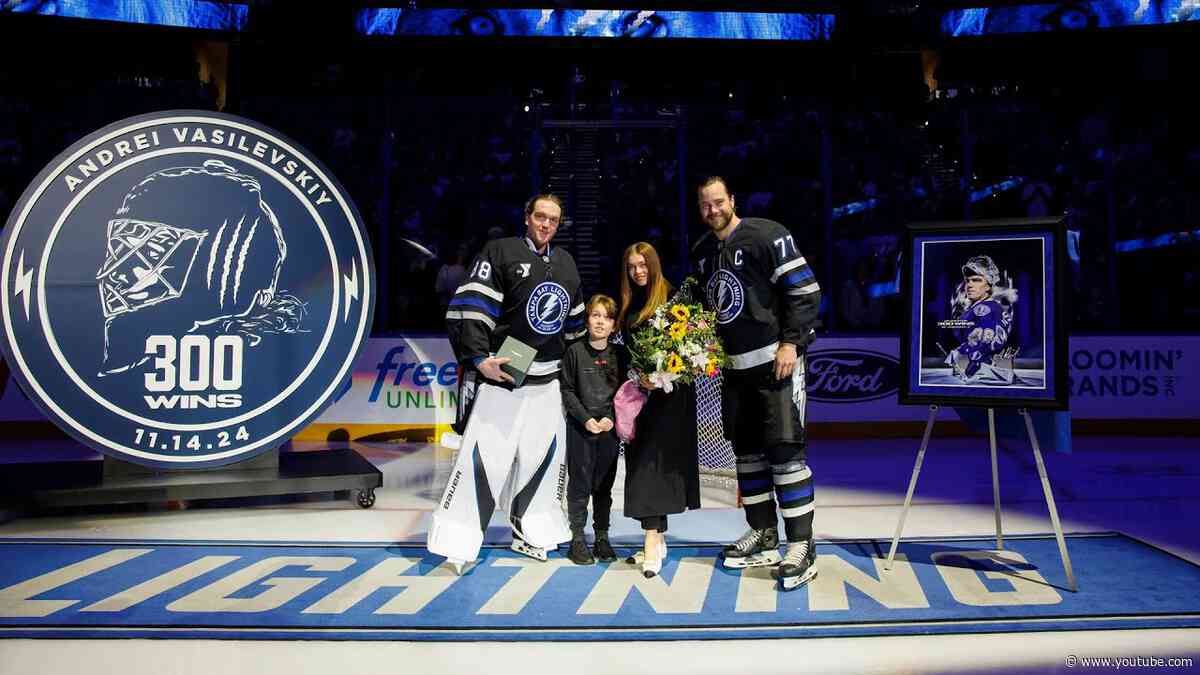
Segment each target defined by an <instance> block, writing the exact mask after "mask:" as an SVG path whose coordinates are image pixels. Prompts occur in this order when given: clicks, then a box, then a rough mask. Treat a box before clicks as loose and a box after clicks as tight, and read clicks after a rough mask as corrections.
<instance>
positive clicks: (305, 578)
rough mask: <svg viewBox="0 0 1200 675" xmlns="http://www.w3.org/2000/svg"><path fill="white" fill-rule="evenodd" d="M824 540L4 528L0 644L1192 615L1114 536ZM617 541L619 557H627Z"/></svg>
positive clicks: (781, 630) (1170, 585) (570, 634)
mask: <svg viewBox="0 0 1200 675" xmlns="http://www.w3.org/2000/svg"><path fill="white" fill-rule="evenodd" d="M887 543H888V542H886V541H871V540H865V541H855V542H830V543H826V542H820V543H819V545H818V548H817V550H818V554H819V556H820V557H819V569H820V574H819V575H818V577H817V578H816V579H815V580H814V581H813V582H812V583H811V584H810V585H809V586H807V587H805V588H802V589H800V590H797V591H794V592H788V593H784V592H780V591H778V590H776V587H775V584H774V582H773V581H772V580H771V579H770V578H769V576H768V574H767V571H766V570H762V569H759V570H752V571H745V572H743V571H738V570H727V569H725V568H723V567H722V566H721V565H720V562H719V557H718V553H719V550H720V547H719V546H716V545H699V546H697V545H689V546H673V547H672V548H671V550H670V557H669V560H668V562H667V563H666V565H665V567H664V570H663V574H662V575H661V576H659V577H657V578H654V579H644V578H643V577H642V575H641V573H640V571H639V570H638V569H637V568H636V567H634V566H632V565H629V564H626V563H624V562H620V561H619V562H616V563H612V564H611V565H605V564H598V565H593V566H588V567H580V566H575V565H572V564H571V563H570V562H569V561H566V560H564V559H563V558H562V555H561V554H558V553H556V554H552V556H551V561H550V562H549V563H538V562H536V561H533V560H530V559H528V558H524V557H522V556H518V555H516V554H514V553H512V552H510V551H509V550H508V549H507V548H485V549H484V550H483V552H482V554H481V556H482V557H481V559H480V561H479V562H478V564H477V565H476V566H475V567H474V568H472V569H471V570H470V572H469V573H467V574H466V575H465V576H462V577H458V576H456V575H454V574H452V573H451V572H450V571H449V570H448V569H447V568H446V567H445V566H443V563H444V559H443V558H441V557H439V556H434V555H430V554H429V553H427V552H426V551H425V550H424V549H422V548H420V547H419V546H409V545H402V546H401V545H391V544H387V543H361V544H358V543H355V544H317V543H303V542H296V543H286V544H279V543H247V542H209V541H176V540H171V541H127V540H121V541H85V540H71V541H62V540H36V539H0V637H102V638H119V637H177V638H178V637H195V638H226V639H320V640H340V639H345V640H372V639H391V640H655V639H670V640H678V639H725V638H747V637H817V636H855V635H857V636H865V635H912V634H927V633H970V632H1012V631H1046V630H1087V629H1112V628H1173V627H1197V626H1200V566H1197V565H1194V564H1192V563H1190V562H1188V561H1185V560H1183V559H1181V558H1177V557H1175V556H1173V555H1171V554H1170V553H1167V552H1165V551H1162V550H1160V549H1156V548H1154V547H1152V546H1149V545H1147V544H1144V543H1142V542H1140V541H1137V540H1135V539H1131V538H1129V537H1126V536H1124V535H1120V534H1099V535H1073V536H1070V537H1068V539H1067V545H1068V549H1069V551H1070V554H1071V557H1072V561H1073V562H1074V567H1075V572H1076V574H1077V575H1078V581H1079V586H1080V591H1079V592H1078V593H1072V592H1070V591H1068V590H1067V589H1066V586H1067V584H1066V579H1065V574H1064V572H1063V569H1062V564H1061V562H1060V559H1059V553H1058V547H1057V544H1056V543H1055V540H1054V538H1053V537H1052V536H1028V537H1013V538H1008V539H1006V540H1005V545H1006V550H1005V551H1004V552H999V553H994V552H993V553H988V551H989V550H991V549H992V548H993V547H994V544H995V542H994V540H992V539H987V538H939V539H910V540H906V541H904V542H903V543H902V544H901V547H900V554H901V555H900V556H898V561H897V565H896V566H895V568H894V569H893V570H892V571H890V572H885V571H881V567H882V560H881V558H882V557H883V556H884V554H885V553H886V547H887ZM620 552H621V553H626V552H627V551H620Z"/></svg>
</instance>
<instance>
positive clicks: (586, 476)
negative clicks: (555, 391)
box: [559, 295, 626, 565]
mask: <svg viewBox="0 0 1200 675" xmlns="http://www.w3.org/2000/svg"><path fill="white" fill-rule="evenodd" d="M616 318H617V305H616V303H615V302H613V299H612V298H610V297H608V296H607V295H593V296H592V299H591V300H589V301H588V304H587V332H588V334H587V339H586V340H580V341H578V342H576V343H574V344H572V345H571V346H570V347H568V348H567V351H566V353H565V354H564V355H563V359H562V370H561V371H560V373H559V378H560V380H559V382H560V387H561V389H562V396H563V409H564V410H565V412H566V417H567V475H568V476H569V480H568V482H567V514H568V516H569V519H570V523H571V550H570V552H569V553H568V557H569V558H570V559H571V561H572V562H574V563H575V564H576V565H591V564H592V563H594V562H595V558H599V559H600V560H601V561H603V562H612V561H614V560H616V559H617V555H616V553H615V552H614V551H613V549H612V545H611V544H610V543H609V541H608V526H609V515H610V512H611V511H612V486H613V480H614V479H615V478H616V475H617V452H618V448H617V436H616V433H615V432H614V431H613V420H614V418H615V415H614V413H613V396H614V395H615V394H616V393H617V387H619V386H620V385H621V380H622V378H623V373H624V372H625V370H626V368H625V365H626V364H625V363H624V361H625V359H624V357H623V356H621V357H618V349H617V347H616V346H614V345H610V344H609V343H608V337H609V335H611V334H612V332H613V326H614V324H615V323H616ZM618 360H620V363H618ZM589 497H590V498H591V499H592V507H593V509H594V510H595V512H594V513H593V516H592V525H593V526H594V528H595V530H596V545H595V548H594V553H595V558H593V555H592V554H593V551H589V550H588V545H587V541H586V540H585V539H584V537H583V527H584V525H585V524H587V507H588V498H589Z"/></svg>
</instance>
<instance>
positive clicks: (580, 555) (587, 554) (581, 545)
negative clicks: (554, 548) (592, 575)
mask: <svg viewBox="0 0 1200 675" xmlns="http://www.w3.org/2000/svg"><path fill="white" fill-rule="evenodd" d="M567 557H568V558H570V559H571V562H573V563H575V564H576V565H591V564H593V563H595V562H596V559H595V558H593V557H592V552H591V551H589V550H588V545H587V541H585V540H584V538H583V534H582V533H580V534H577V535H575V536H574V537H572V538H571V550H570V551H568V552H567Z"/></svg>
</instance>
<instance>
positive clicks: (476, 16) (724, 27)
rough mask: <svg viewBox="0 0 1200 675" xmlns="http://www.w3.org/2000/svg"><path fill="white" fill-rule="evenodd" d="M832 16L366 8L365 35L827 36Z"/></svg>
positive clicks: (362, 16)
mask: <svg viewBox="0 0 1200 675" xmlns="http://www.w3.org/2000/svg"><path fill="white" fill-rule="evenodd" d="M834 18H835V17H834V15H832V14H806V13H760V12H660V11H654V10H608V9H605V10H584V9H506V10H502V9H491V10H464V9H403V8H375V9H364V10H362V11H361V12H360V13H359V14H358V17H357V29H358V32H359V33H361V34H363V35H396V36H405V35H409V36H417V35H466V36H479V37H492V36H514V37H560V38H561V37H584V38H609V37H625V38H692V39H697V38H702V39H716V40H828V39H830V37H831V36H832V34H833V29H834Z"/></svg>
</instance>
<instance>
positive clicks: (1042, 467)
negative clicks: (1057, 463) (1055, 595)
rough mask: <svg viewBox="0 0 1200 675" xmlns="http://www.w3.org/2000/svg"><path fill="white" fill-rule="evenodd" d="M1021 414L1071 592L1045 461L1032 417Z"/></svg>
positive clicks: (1071, 578)
mask: <svg viewBox="0 0 1200 675" xmlns="http://www.w3.org/2000/svg"><path fill="white" fill-rule="evenodd" d="M1021 416H1022V417H1024V418H1025V430H1026V431H1027V432H1029V442H1030V443H1032V444H1033V458H1034V459H1035V460H1037V470H1038V477H1039V478H1041V479H1042V492H1044V493H1045V494H1046V507H1047V508H1048V509H1049V510H1050V524H1051V525H1053V526H1054V538H1055V539H1057V540H1058V553H1059V555H1060V556H1062V563H1063V569H1064V570H1066V572H1067V587H1068V588H1070V589H1071V592H1072V593H1074V592H1077V591H1078V590H1079V586H1078V584H1076V583H1075V570H1074V569H1073V568H1072V567H1071V556H1069V555H1067V540H1066V538H1065V537H1063V529H1062V523H1061V522H1060V521H1059V520H1058V507H1057V506H1055V505H1054V493H1053V491H1051V489H1050V478H1049V476H1047V475H1046V463H1045V462H1044V461H1043V460H1042V449H1041V447H1040V446H1039V445H1038V439H1037V433H1035V432H1034V430H1033V418H1031V417H1030V416H1029V411H1028V410H1025V409H1022V410H1021Z"/></svg>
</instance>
